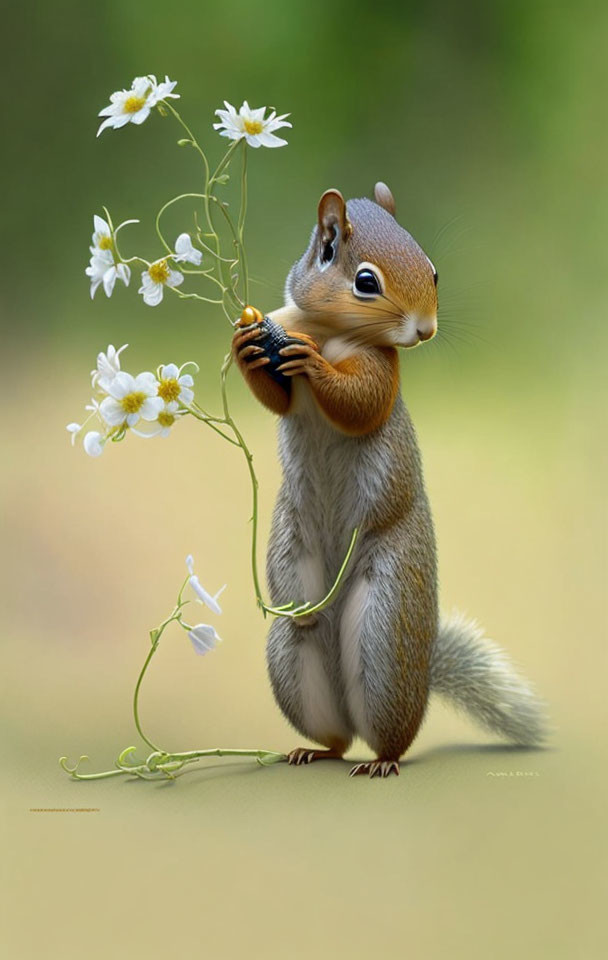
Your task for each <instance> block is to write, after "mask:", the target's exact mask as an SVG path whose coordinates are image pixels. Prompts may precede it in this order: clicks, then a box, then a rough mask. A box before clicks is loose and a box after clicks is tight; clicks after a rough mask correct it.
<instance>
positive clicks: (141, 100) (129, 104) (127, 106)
mask: <svg viewBox="0 0 608 960" xmlns="http://www.w3.org/2000/svg"><path fill="white" fill-rule="evenodd" d="M145 104H146V98H145V97H127V99H126V100H125V102H124V105H123V108H122V112H123V113H137V112H138V111H139V110H141V108H142V107H143V106H145Z"/></svg>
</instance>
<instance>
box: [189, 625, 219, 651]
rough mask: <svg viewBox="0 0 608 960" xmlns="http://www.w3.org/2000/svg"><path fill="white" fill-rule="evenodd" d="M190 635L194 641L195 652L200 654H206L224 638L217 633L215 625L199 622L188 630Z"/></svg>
mask: <svg viewBox="0 0 608 960" xmlns="http://www.w3.org/2000/svg"><path fill="white" fill-rule="evenodd" d="M188 636H189V637H190V639H191V641H192V646H193V647H194V652H195V653H198V654H199V655H200V656H204V654H205V653H209V651H210V650H213V649H214V647H216V646H217V643H218V641H221V639H222V638H221V637H220V636H218V634H217V633H216V631H215V627H212V626H210V625H209V624H208V623H197V625H196V626H195V627H193V628H192V630H189V631H188Z"/></svg>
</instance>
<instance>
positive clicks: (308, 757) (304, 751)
mask: <svg viewBox="0 0 608 960" xmlns="http://www.w3.org/2000/svg"><path fill="white" fill-rule="evenodd" d="M341 759H342V754H341V753H340V752H339V751H338V750H310V749H309V748H308V747H296V748H295V750H291V751H290V752H289V753H288V754H287V762H288V763H290V764H292V765H294V766H296V767H299V766H301V765H302V764H303V763H312V762H313V760H341Z"/></svg>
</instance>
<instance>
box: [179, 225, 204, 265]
mask: <svg viewBox="0 0 608 960" xmlns="http://www.w3.org/2000/svg"><path fill="white" fill-rule="evenodd" d="M175 254H176V255H175V256H174V257H173V259H174V260H175V262H176V263H193V264H195V266H197V267H198V266H199V265H200V263H201V262H202V259H203V254H202V253H201V251H200V250H196V249H195V248H194V247H193V246H192V240H191V239H190V234H188V233H180V235H179V237H178V238H177V240H176V241H175Z"/></svg>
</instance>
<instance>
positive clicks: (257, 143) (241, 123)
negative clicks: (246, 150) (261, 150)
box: [213, 100, 291, 147]
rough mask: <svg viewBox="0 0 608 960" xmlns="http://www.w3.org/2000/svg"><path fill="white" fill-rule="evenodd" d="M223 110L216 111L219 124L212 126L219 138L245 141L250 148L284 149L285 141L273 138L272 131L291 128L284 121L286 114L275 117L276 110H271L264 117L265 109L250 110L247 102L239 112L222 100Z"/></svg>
mask: <svg viewBox="0 0 608 960" xmlns="http://www.w3.org/2000/svg"><path fill="white" fill-rule="evenodd" d="M224 104H225V106H226V109H225V110H216V111H215V112H216V114H217V116H218V117H219V118H220V122H219V123H214V124H213V129H214V130H219V131H220V136H222V137H229V138H230V140H240V139H241V138H242V137H245V140H246V141H247V143H248V144H249V146H250V147H284V146H285V145H286V143H287V140H281V138H280V137H275V135H274V131H275V130H279V129H280V128H281V127H291V123H289V121H288V120H286V119H285V117H288V116H289V114H288V113H284V114H283V115H282V116H280V117H277V114H276V110H273V111H272V112H271V113H270V115H269V116H268V117H265V116H264V114H265V113H266V107H258V108H257V109H256V110H252V109H251V107H250V106H249V104H248V103H247V101H246V100H245V102H244V103H243V105H242V107H241V108H240V110H239V111H238V113H237V111H236V108H235V107H233V106H232V104H231V103H228V101H227V100H224Z"/></svg>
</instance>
